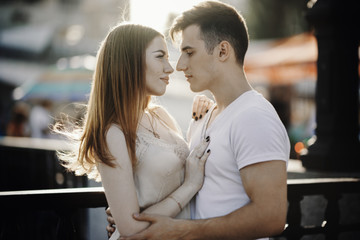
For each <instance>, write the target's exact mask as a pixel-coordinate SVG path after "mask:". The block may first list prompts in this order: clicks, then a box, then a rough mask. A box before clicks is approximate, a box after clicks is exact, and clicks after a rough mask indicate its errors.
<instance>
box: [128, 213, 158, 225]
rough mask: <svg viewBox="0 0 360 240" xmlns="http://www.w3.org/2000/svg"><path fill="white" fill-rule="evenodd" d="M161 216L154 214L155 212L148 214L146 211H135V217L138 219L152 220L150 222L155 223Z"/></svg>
mask: <svg viewBox="0 0 360 240" xmlns="http://www.w3.org/2000/svg"><path fill="white" fill-rule="evenodd" d="M159 217H160V216H157V215H154V214H146V213H141V214H138V213H134V214H133V218H134V219H135V220H137V221H143V222H150V223H154V222H156V221H157V218H159Z"/></svg>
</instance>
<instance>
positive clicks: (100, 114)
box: [56, 24, 162, 180]
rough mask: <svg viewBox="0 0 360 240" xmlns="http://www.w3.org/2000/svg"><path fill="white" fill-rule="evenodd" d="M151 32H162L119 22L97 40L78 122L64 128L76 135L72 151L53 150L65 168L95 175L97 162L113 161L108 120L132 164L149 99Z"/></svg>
mask: <svg viewBox="0 0 360 240" xmlns="http://www.w3.org/2000/svg"><path fill="white" fill-rule="evenodd" d="M156 36H162V35H161V34H160V33H159V32H157V31H155V30H154V29H152V28H149V27H145V26H142V25H136V24H120V25H118V26H116V27H115V28H113V29H112V30H111V31H110V32H109V34H108V35H107V37H106V38H105V40H104V41H103V42H102V43H101V46H100V49H99V51H98V54H97V65H96V69H95V72H94V75H93V81H92V87H91V93H90V99H89V102H88V106H87V112H86V115H85V119H84V123H83V126H81V127H80V128H79V129H77V130H73V131H72V133H70V134H67V135H68V136H71V138H72V139H73V140H75V144H76V149H77V151H72V152H59V153H58V156H59V158H60V159H61V160H62V161H63V163H64V166H66V167H67V168H68V169H70V170H72V171H75V172H76V173H77V174H78V175H83V174H87V175H88V176H89V178H97V179H98V180H99V174H98V172H97V170H96V165H97V164H98V162H102V163H105V164H107V165H109V166H112V167H114V166H115V164H114V162H113V156H112V155H111V154H110V153H109V150H108V146H107V143H106V133H107V131H108V129H109V128H110V126H111V124H117V125H118V126H119V127H120V128H121V130H122V132H123V133H124V135H125V140H126V144H127V149H128V153H129V156H130V159H131V161H132V165H133V167H135V166H136V163H137V159H136V154H135V144H136V142H135V141H136V130H137V127H138V122H139V119H140V117H141V113H142V112H143V111H144V109H145V108H146V107H147V106H148V104H149V102H150V97H148V96H146V93H145V89H146V87H145V70H146V66H145V50H146V48H147V46H148V45H149V43H150V42H151V41H152V40H153V39H154V38H155V37H156ZM56 129H59V126H57V127H56ZM68 133H69V132H68ZM76 136H79V137H76Z"/></svg>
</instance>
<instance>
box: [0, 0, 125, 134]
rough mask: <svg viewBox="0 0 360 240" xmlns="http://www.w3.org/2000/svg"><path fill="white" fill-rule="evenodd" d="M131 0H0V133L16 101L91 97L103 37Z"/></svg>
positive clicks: (60, 102) (65, 100)
mask: <svg viewBox="0 0 360 240" xmlns="http://www.w3.org/2000/svg"><path fill="white" fill-rule="evenodd" d="M129 7H130V4H129V0H121V1H118V0H103V1H97V0H72V1H68V0H27V1H26V0H23V1H4V0H2V1H0V96H1V104H0V119H1V121H0V135H4V134H5V126H6V123H7V122H8V121H9V119H10V113H11V109H12V107H13V105H14V104H15V102H16V101H20V100H25V101H27V102H29V103H30V104H33V105H36V104H37V103H38V101H40V100H43V99H49V100H52V101H54V103H55V104H54V106H53V109H52V110H53V111H54V112H55V114H56V112H57V111H61V110H58V109H62V108H63V107H62V106H63V105H64V104H67V103H69V102H74V101H75V102H76V101H86V96H87V94H88V93H89V92H90V81H91V77H92V70H93V69H94V64H95V55H96V52H97V49H98V47H99V44H100V42H101V41H102V39H103V38H104V37H105V36H106V34H107V32H108V30H109V29H110V27H112V26H113V25H115V24H116V23H117V22H120V21H122V20H128V18H129Z"/></svg>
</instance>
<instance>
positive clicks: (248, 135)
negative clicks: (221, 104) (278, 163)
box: [230, 109, 290, 169]
mask: <svg viewBox="0 0 360 240" xmlns="http://www.w3.org/2000/svg"><path fill="white" fill-rule="evenodd" d="M230 143H231V148H232V150H233V152H234V155H235V159H236V163H237V165H238V168H239V169H241V168H243V167H245V166H248V165H251V164H254V163H259V162H265V161H271V160H283V161H286V162H287V161H288V159H289V150H290V144H289V139H288V135H287V132H286V129H285V127H284V126H283V124H282V122H281V121H280V119H279V118H278V116H277V115H274V114H272V113H271V112H270V113H269V112H266V111H263V110H261V109H251V110H250V111H248V112H245V113H242V114H241V115H240V116H239V117H238V118H237V119H236V120H235V121H234V122H233V124H232V126H231V133H230Z"/></svg>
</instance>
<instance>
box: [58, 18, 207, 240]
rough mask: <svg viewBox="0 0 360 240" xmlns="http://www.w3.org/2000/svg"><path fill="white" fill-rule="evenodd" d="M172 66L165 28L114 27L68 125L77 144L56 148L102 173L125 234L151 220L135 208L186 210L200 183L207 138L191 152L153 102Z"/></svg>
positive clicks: (70, 161)
mask: <svg viewBox="0 0 360 240" xmlns="http://www.w3.org/2000/svg"><path fill="white" fill-rule="evenodd" d="M173 71H174V70H173V68H172V67H171V65H170V64H169V61H168V50H167V46H166V42H165V40H164V37H163V35H162V34H160V33H159V32H157V31H155V30H154V29H152V28H149V27H145V26H142V25H135V24H120V25H118V26H116V27H114V28H113V29H112V30H111V31H110V32H109V34H108V35H107V37H106V38H105V40H104V41H103V42H102V44H101V46H100V49H99V51H98V54H97V66H96V70H95V72H94V77H93V83H92V89H91V94H90V99H89V103H88V106H87V113H86V116H85V119H84V123H83V125H82V126H81V127H80V128H79V129H77V130H74V131H73V132H72V133H68V135H71V136H72V137H73V140H74V141H75V143H77V145H76V148H75V149H74V151H73V152H71V153H59V158H60V159H61V160H62V161H63V162H64V165H65V166H66V167H67V168H68V169H70V170H72V171H75V172H76V173H77V174H87V175H88V176H89V177H90V178H95V179H97V180H101V181H102V184H103V187H104V189H105V195H106V198H107V201H108V204H109V206H110V208H111V212H112V215H113V217H114V219H115V223H116V226H117V231H118V232H119V233H120V234H121V235H124V236H126V235H132V234H134V233H137V232H139V231H141V230H143V229H145V228H146V227H147V226H148V223H146V222H138V221H135V220H134V219H133V214H134V213H140V212H146V213H156V214H160V215H166V216H171V217H175V216H177V217H181V218H189V217H190V212H189V207H188V202H189V201H190V199H191V198H192V197H193V196H194V195H195V194H196V192H197V191H198V190H199V189H200V188H201V186H202V183H203V177H204V164H205V161H206V159H207V157H208V156H209V154H210V150H209V149H208V150H207V146H208V144H209V138H206V139H204V140H203V141H202V143H201V144H199V146H198V147H197V148H196V149H195V150H194V151H193V152H191V153H190V154H189V149H188V145H187V143H186V142H185V141H184V139H183V137H182V134H181V131H180V129H179V128H178V127H177V124H176V122H175V120H174V119H173V118H172V117H171V116H170V115H169V113H168V112H167V111H166V110H165V109H164V108H163V107H161V106H158V105H155V104H152V102H151V96H160V95H163V94H164V93H165V90H166V86H167V85H168V84H169V75H170V74H171V73H172V72H173ZM207 104H208V103H205V104H200V106H199V107H198V109H201V108H203V106H204V105H207ZM62 127H63V126H59V125H58V126H57V128H56V129H63V128H62ZM59 131H60V132H61V131H62V130H59ZM65 134H66V133H65ZM76 136H79V137H78V138H77V137H76ZM185 170H186V171H185ZM118 235H119V234H118ZM118 235H116V234H113V236H112V239H113V238H116V236H118Z"/></svg>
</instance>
